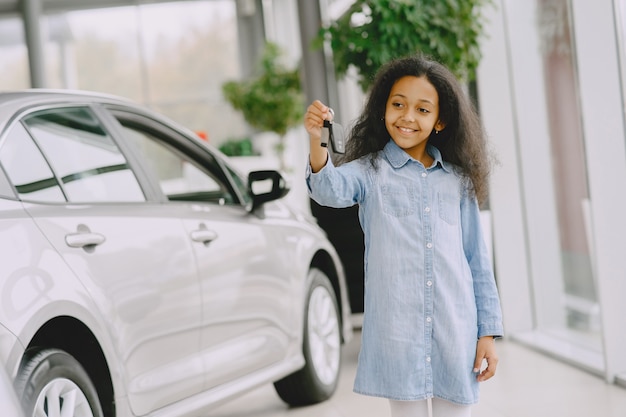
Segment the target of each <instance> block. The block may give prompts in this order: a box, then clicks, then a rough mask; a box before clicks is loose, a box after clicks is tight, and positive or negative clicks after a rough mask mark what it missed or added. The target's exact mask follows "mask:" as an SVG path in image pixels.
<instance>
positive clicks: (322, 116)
mask: <svg viewBox="0 0 626 417" xmlns="http://www.w3.org/2000/svg"><path fill="white" fill-rule="evenodd" d="M324 120H332V115H331V113H330V109H329V108H328V106H326V105H324V104H323V103H322V102H321V101H319V100H315V101H314V102H313V103H312V104H311V105H310V106H309V107H308V108H307V111H306V113H305V115H304V127H305V129H306V131H307V132H308V134H309V142H310V148H311V149H310V153H309V155H310V156H309V158H310V163H311V170H312V171H313V172H318V171H319V170H320V169H322V168H324V166H325V165H326V162H328V151H327V150H326V148H325V147H322V145H321V142H322V127H323V125H324Z"/></svg>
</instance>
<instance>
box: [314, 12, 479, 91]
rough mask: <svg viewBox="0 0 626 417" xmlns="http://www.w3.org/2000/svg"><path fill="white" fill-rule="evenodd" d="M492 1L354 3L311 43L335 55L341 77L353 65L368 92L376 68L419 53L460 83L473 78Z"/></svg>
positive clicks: (336, 67)
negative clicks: (325, 46)
mask: <svg viewBox="0 0 626 417" xmlns="http://www.w3.org/2000/svg"><path fill="white" fill-rule="evenodd" d="M489 3H491V0H446V1H432V0H356V1H355V2H354V3H353V4H352V6H350V8H349V9H348V10H347V11H346V12H345V13H344V14H343V15H342V16H341V17H340V18H339V19H337V20H336V21H334V22H332V23H331V24H330V26H328V27H325V28H322V29H321V30H320V33H319V36H318V37H317V38H316V39H315V41H314V46H316V47H321V46H322V45H323V42H324V41H325V40H328V41H329V42H330V45H331V48H332V51H333V60H334V64H335V71H336V73H337V76H338V77H339V78H341V77H343V76H344V75H345V74H346V72H347V71H348V68H349V67H350V66H351V65H353V66H355V67H356V69H357V70H358V76H359V80H358V81H359V85H360V86H361V88H362V90H363V91H367V90H368V88H369V86H370V84H371V82H372V81H373V77H374V74H375V73H376V71H377V70H378V68H379V67H380V66H381V65H383V64H384V63H386V62H388V61H390V60H391V59H393V58H396V57H400V56H404V55H408V54H412V53H417V52H421V53H424V54H426V55H429V56H431V57H433V58H435V59H437V60H439V61H440V62H442V63H443V64H445V65H446V66H448V68H450V69H451V70H452V72H454V73H455V74H456V75H457V76H458V77H459V79H460V80H462V81H465V82H469V81H471V80H472V79H473V78H474V76H475V70H476V67H477V65H478V62H479V60H480V47H479V39H480V36H481V35H482V34H483V21H484V18H483V15H482V14H481V8H482V6H484V5H487V4H489Z"/></svg>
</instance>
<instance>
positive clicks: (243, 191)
mask: <svg viewBox="0 0 626 417" xmlns="http://www.w3.org/2000/svg"><path fill="white" fill-rule="evenodd" d="M226 169H227V170H228V173H229V174H230V176H231V178H232V179H233V182H234V183H235V187H237V189H238V190H239V194H240V195H241V196H242V198H243V200H244V203H245V204H252V196H251V195H250V193H249V191H248V183H247V181H244V179H243V178H242V177H241V175H240V174H239V173H238V172H236V171H234V170H233V169H232V168H231V167H226Z"/></svg>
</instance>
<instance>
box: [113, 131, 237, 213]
mask: <svg viewBox="0 0 626 417" xmlns="http://www.w3.org/2000/svg"><path fill="white" fill-rule="evenodd" d="M121 123H122V124H123V126H124V129H125V131H126V140H127V141H128V143H129V145H130V146H132V147H133V148H134V149H135V151H136V152H137V153H138V154H139V156H140V158H141V159H142V163H143V164H144V165H145V166H146V167H147V168H148V170H149V171H150V172H149V174H150V175H153V176H155V177H156V178H157V180H158V182H159V186H160V188H161V191H162V192H163V194H165V195H166V196H167V198H168V199H169V200H171V201H177V200H178V201H204V202H212V203H217V204H235V203H237V199H236V198H235V197H234V196H233V194H232V193H231V191H230V187H229V186H228V183H227V181H226V180H225V179H223V178H221V177H220V175H218V174H220V173H221V174H222V175H223V172H222V171H221V168H219V165H218V163H217V161H216V160H215V159H213V158H212V157H211V156H210V155H209V154H208V153H207V155H206V158H208V161H207V162H206V163H203V164H202V165H201V164H200V163H198V162H197V161H195V160H193V159H192V158H190V157H189V156H188V155H185V154H184V153H183V152H181V151H179V150H177V149H176V148H175V147H173V146H172V145H168V144H166V143H165V142H163V141H161V140H159V139H158V138H157V137H156V136H154V135H153V134H152V133H148V132H146V131H145V130H143V129H140V128H139V127H138V126H135V125H131V124H130V123H125V122H124V121H121Z"/></svg>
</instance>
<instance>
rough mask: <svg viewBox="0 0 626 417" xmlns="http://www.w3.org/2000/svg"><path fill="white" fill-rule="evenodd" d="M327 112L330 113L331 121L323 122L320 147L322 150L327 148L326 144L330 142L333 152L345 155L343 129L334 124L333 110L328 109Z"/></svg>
mask: <svg viewBox="0 0 626 417" xmlns="http://www.w3.org/2000/svg"><path fill="white" fill-rule="evenodd" d="M328 110H329V111H330V114H331V116H332V119H331V120H324V125H323V128H322V137H321V145H322V146H323V147H324V148H327V147H328V143H329V142H330V145H331V146H332V149H333V152H335V153H341V154H342V153H345V144H344V133H343V128H342V127H341V125H339V124H337V123H335V122H334V119H335V112H334V111H333V109H331V108H329V109H328ZM333 126H334V128H333Z"/></svg>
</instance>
